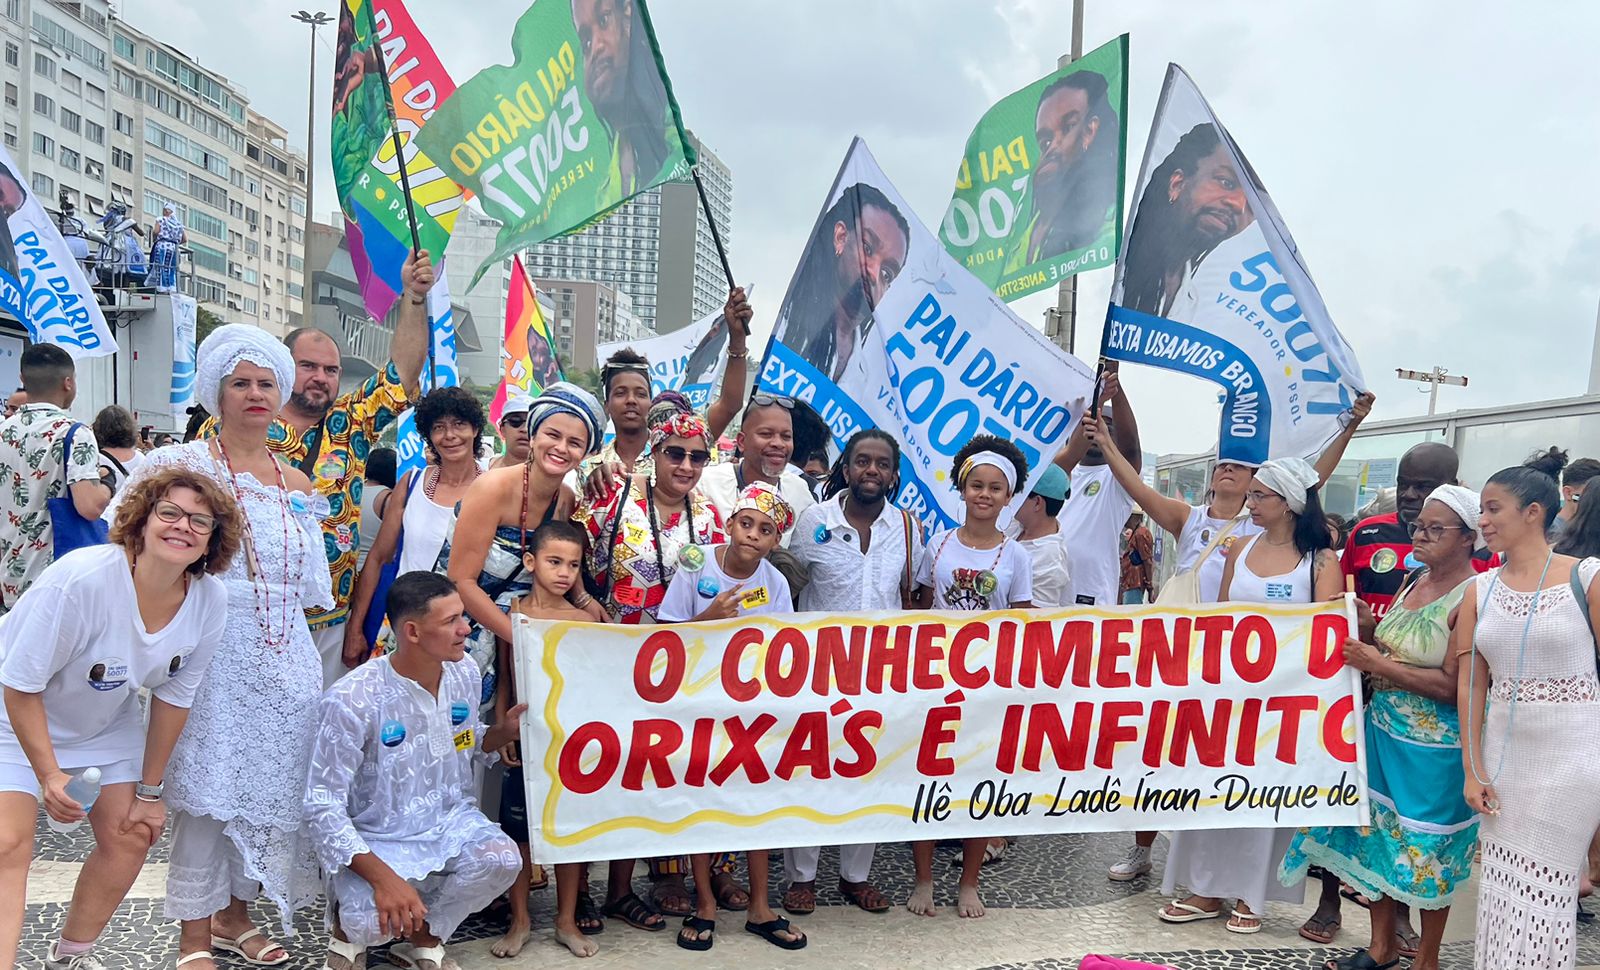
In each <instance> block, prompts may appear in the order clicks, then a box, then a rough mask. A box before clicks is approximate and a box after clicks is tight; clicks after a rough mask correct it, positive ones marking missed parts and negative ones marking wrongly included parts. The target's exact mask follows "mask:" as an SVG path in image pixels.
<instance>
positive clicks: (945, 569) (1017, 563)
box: [917, 529, 1033, 611]
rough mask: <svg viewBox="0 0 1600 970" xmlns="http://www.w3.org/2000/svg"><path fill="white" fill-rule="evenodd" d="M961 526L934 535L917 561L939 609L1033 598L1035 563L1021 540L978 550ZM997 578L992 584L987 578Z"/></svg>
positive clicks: (920, 581)
mask: <svg viewBox="0 0 1600 970" xmlns="http://www.w3.org/2000/svg"><path fill="white" fill-rule="evenodd" d="M956 533H957V530H955V529H948V530H946V531H944V532H940V533H937V534H935V535H934V537H933V538H932V539H931V540H929V541H928V547H927V548H926V549H924V550H923V551H922V562H921V563H919V564H918V566H917V586H919V587H922V586H928V587H931V588H932V589H933V608H934V609H936V610H974V611H977V610H1005V609H1010V608H1011V604H1012V603H1027V602H1030V601H1031V600H1032V599H1033V562H1032V560H1030V559H1029V558H1028V551H1027V550H1026V549H1024V548H1022V543H1020V542H1017V541H1016V540H1014V539H1007V540H1005V541H1004V542H1003V543H1001V544H1000V545H999V546H997V547H996V548H994V549H974V548H972V547H971V546H969V545H967V544H966V543H964V542H962V541H961V537H960V536H959V535H957V534H956ZM990 578H992V579H993V586H992V587H991V588H985V587H988V586H989V583H988V582H987V580H988V579H990Z"/></svg>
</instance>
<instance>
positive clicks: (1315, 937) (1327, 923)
mask: <svg viewBox="0 0 1600 970" xmlns="http://www.w3.org/2000/svg"><path fill="white" fill-rule="evenodd" d="M1343 928H1344V927H1343V925H1342V924H1340V922H1339V920H1338V919H1337V918H1333V917H1329V918H1327V919H1318V918H1317V916H1316V914H1315V913H1313V914H1311V918H1310V919H1308V920H1306V921H1305V923H1304V925H1302V926H1301V927H1300V936H1301V938H1303V939H1307V940H1310V941H1311V942H1313V943H1321V944H1324V945H1326V944H1329V943H1332V942H1333V938H1334V937H1335V936H1337V935H1338V933H1339V931H1340V930H1341V929H1343Z"/></svg>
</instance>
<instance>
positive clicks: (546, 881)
mask: <svg viewBox="0 0 1600 970" xmlns="http://www.w3.org/2000/svg"><path fill="white" fill-rule="evenodd" d="M549 885H550V870H548V869H546V868H545V867H544V866H541V865H539V863H537V862H535V863H534V864H533V878H532V879H531V880H530V881H529V882H528V892H530V893H531V892H535V891H537V890H540V889H544V888H545V887H547V886H549Z"/></svg>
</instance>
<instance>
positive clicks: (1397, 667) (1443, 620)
mask: <svg viewBox="0 0 1600 970" xmlns="http://www.w3.org/2000/svg"><path fill="white" fill-rule="evenodd" d="M1479 514H1480V513H1479V511H1478V496H1477V494H1476V493H1474V492H1473V491H1472V490H1471V489H1467V488H1462V487H1461V486H1460V485H1441V486H1439V487H1438V488H1437V489H1435V490H1434V491H1433V493H1432V494H1431V495H1429V496H1428V500H1427V502H1426V503H1424V505H1423V506H1422V511H1421V513H1419V514H1418V516H1417V518H1416V521H1414V522H1412V523H1411V541H1412V542H1413V544H1414V546H1413V549H1414V552H1415V554H1416V557H1417V559H1418V560H1420V561H1421V562H1422V568H1420V569H1417V570H1415V571H1413V572H1412V573H1411V574H1410V575H1409V576H1407V577H1406V580H1405V583H1404V584H1403V585H1402V586H1401V587H1400V591H1399V592H1398V593H1396V594H1395V598H1394V603H1393V605H1391V606H1390V607H1389V612H1388V613H1386V614H1385V615H1384V617H1383V621H1382V622H1381V623H1379V624H1378V626H1377V629H1376V630H1375V631H1373V633H1372V634H1370V635H1369V636H1367V637H1366V638H1365V639H1367V640H1369V641H1370V642H1369V643H1363V642H1361V641H1360V640H1355V639H1350V640H1346V641H1345V646H1344V659H1345V663H1347V664H1349V665H1350V666H1352V667H1354V668H1356V669H1357V670H1360V671H1362V672H1364V673H1367V674H1371V675H1372V688H1373V693H1372V700H1371V702H1370V703H1368V705H1367V709H1366V718H1367V724H1366V737H1367V786H1368V791H1369V793H1370V794H1371V801H1372V825H1371V826H1369V827H1366V828H1355V827H1348V828H1311V829H1302V830H1300V832H1299V833H1298V834H1296V835H1295V837H1294V842H1293V843H1292V844H1291V845H1290V846H1289V852H1288V855H1287V856H1285V857H1284V860H1283V871H1282V873H1281V877H1282V878H1284V879H1286V880H1296V881H1298V880H1300V879H1304V878H1305V875H1306V870H1307V868H1309V867H1310V866H1313V865H1318V866H1322V867H1323V868H1324V869H1326V870H1328V871H1330V872H1332V873H1334V874H1335V875H1337V876H1338V877H1339V878H1341V879H1343V880H1344V881H1345V882H1348V883H1349V884H1350V885H1352V886H1355V887H1357V888H1358V889H1360V891H1361V892H1362V893H1364V894H1366V895H1367V896H1368V897H1370V898H1371V899H1372V900H1373V903H1372V939H1371V942H1370V943H1369V944H1368V945H1367V947H1366V949H1363V950H1357V951H1356V952H1355V953H1353V954H1351V955H1350V956H1348V957H1345V958H1343V959H1340V960H1330V961H1328V962H1327V963H1326V964H1325V966H1327V967H1330V968H1333V970H1342V968H1354V967H1388V966H1393V965H1394V963H1395V962H1396V961H1398V960H1399V958H1400V951H1399V947H1398V943H1399V940H1398V939H1397V938H1396V936H1395V904H1396V903H1397V902H1399V903H1405V904H1406V905H1408V906H1411V907H1413V908H1415V909H1417V910H1420V911H1421V912H1422V938H1421V943H1420V945H1419V947H1418V950H1417V955H1416V957H1415V959H1414V960H1413V961H1412V966H1413V967H1415V968H1417V970H1438V966H1439V943H1440V941H1441V939H1442V938H1443V936H1444V926H1445V920H1446V919H1447V918H1448V917H1449V915H1450V902H1451V899H1452V897H1453V896H1454V894H1455V892H1456V890H1457V889H1458V888H1459V887H1461V886H1462V885H1465V883H1466V882H1467V878H1468V877H1469V876H1470V875H1471V874H1472V859H1473V855H1474V854H1475V853H1476V851H1477V847H1478V819H1477V814H1476V813H1475V812H1474V811H1473V810H1472V808H1471V806H1469V805H1468V804H1467V802H1466V798H1465V797H1464V796H1463V795H1462V789H1463V787H1464V785H1465V783H1466V772H1465V770H1464V769H1463V768H1462V763H1461V719H1460V717H1459V716H1458V713H1457V710H1456V686H1457V673H1458V670H1457V668H1458V666H1459V661H1460V657H1459V656H1457V655H1455V654H1453V653H1452V652H1451V651H1450V649H1449V648H1450V635H1451V631H1452V630H1453V629H1454V628H1455V625H1456V617H1457V615H1458V614H1459V613H1460V609H1461V598H1462V596H1463V595H1464V594H1465V593H1466V589H1467V585H1468V584H1469V583H1471V582H1472V581H1473V578H1474V577H1475V576H1476V575H1477V570H1476V569H1474V568H1473V564H1472V554H1473V551H1474V550H1476V549H1481V548H1483V533H1482V532H1481V531H1480V527H1479V523H1478V519H1479ZM1362 608H1363V609H1365V606H1364V605H1363V607H1362ZM1364 619H1365V618H1364ZM1366 625H1367V624H1366V623H1363V628H1365V627H1366ZM1373 644H1376V646H1374V645H1373Z"/></svg>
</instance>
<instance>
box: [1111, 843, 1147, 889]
mask: <svg viewBox="0 0 1600 970" xmlns="http://www.w3.org/2000/svg"><path fill="white" fill-rule="evenodd" d="M1149 872H1150V849H1149V848H1148V847H1147V846H1142V845H1133V846H1129V847H1128V851H1127V854H1125V855H1124V856H1123V857H1122V861H1121V862H1118V863H1116V864H1115V865H1113V866H1112V867H1111V868H1110V869H1107V870H1106V877H1107V878H1109V879H1110V880H1111V881H1112V882H1132V881H1133V880H1135V879H1137V878H1139V877H1140V876H1143V875H1147V874H1148V873H1149Z"/></svg>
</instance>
